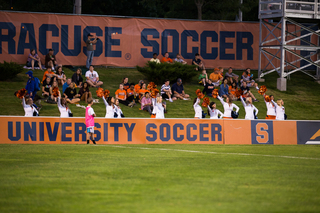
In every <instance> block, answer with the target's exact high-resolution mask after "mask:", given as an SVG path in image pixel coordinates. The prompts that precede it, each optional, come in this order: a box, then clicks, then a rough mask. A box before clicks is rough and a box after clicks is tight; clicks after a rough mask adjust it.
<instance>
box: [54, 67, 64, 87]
mask: <svg viewBox="0 0 320 213" xmlns="http://www.w3.org/2000/svg"><path fill="white" fill-rule="evenodd" d="M56 79H57V81H58V85H61V86H62V85H63V84H64V83H65V82H66V80H67V78H66V75H65V74H64V73H63V71H62V67H61V66H58V67H57V71H56Z"/></svg>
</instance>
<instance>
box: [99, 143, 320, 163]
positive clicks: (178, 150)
mask: <svg viewBox="0 0 320 213" xmlns="http://www.w3.org/2000/svg"><path fill="white" fill-rule="evenodd" d="M97 146H111V147H117V148H128V149H147V150H160V151H176V152H191V153H204V154H224V155H245V156H246V155H249V156H250V155H251V156H261V157H275V158H293V159H294V158H297V159H305V160H320V158H309V157H296V156H285V155H261V154H252V153H228V152H206V151H197V150H182V149H164V148H150V147H130V146H114V145H97Z"/></svg>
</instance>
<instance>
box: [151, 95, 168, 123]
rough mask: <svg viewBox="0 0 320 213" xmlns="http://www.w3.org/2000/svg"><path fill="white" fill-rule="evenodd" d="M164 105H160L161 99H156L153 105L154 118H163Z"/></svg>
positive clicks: (159, 97)
mask: <svg viewBox="0 0 320 213" xmlns="http://www.w3.org/2000/svg"><path fill="white" fill-rule="evenodd" d="M165 108H166V105H165V104H163V103H162V97H161V96H158V97H157V102H156V104H155V105H154V108H153V109H154V114H155V115H156V118H165V117H164V111H165Z"/></svg>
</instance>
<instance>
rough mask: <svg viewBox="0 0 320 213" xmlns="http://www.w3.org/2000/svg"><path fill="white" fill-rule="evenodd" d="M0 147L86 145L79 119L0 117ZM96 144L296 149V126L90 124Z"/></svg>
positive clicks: (155, 122)
mask: <svg viewBox="0 0 320 213" xmlns="http://www.w3.org/2000/svg"><path fill="white" fill-rule="evenodd" d="M0 135H1V140H0V144H1V143H2V144H86V125H85V119H84V118H57V117H32V118H30V117H20V116H0ZM94 137H95V141H96V143H97V144H277V145H279V144H283V145H285V144H297V138H298V135H297V121H272V120H251V121H250V120H242V119H235V120H229V119H225V120H224V119H217V120H212V119H150V118H149V119H140V118H137V119H134V118H124V119H106V118H95V128H94Z"/></svg>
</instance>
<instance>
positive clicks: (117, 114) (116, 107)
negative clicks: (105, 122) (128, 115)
mask: <svg viewBox="0 0 320 213" xmlns="http://www.w3.org/2000/svg"><path fill="white" fill-rule="evenodd" d="M113 111H114V113H115V114H114V117H115V118H124V115H123V112H122V110H121V108H120V106H119V100H118V99H117V98H116V99H115V102H114V109H113Z"/></svg>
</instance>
